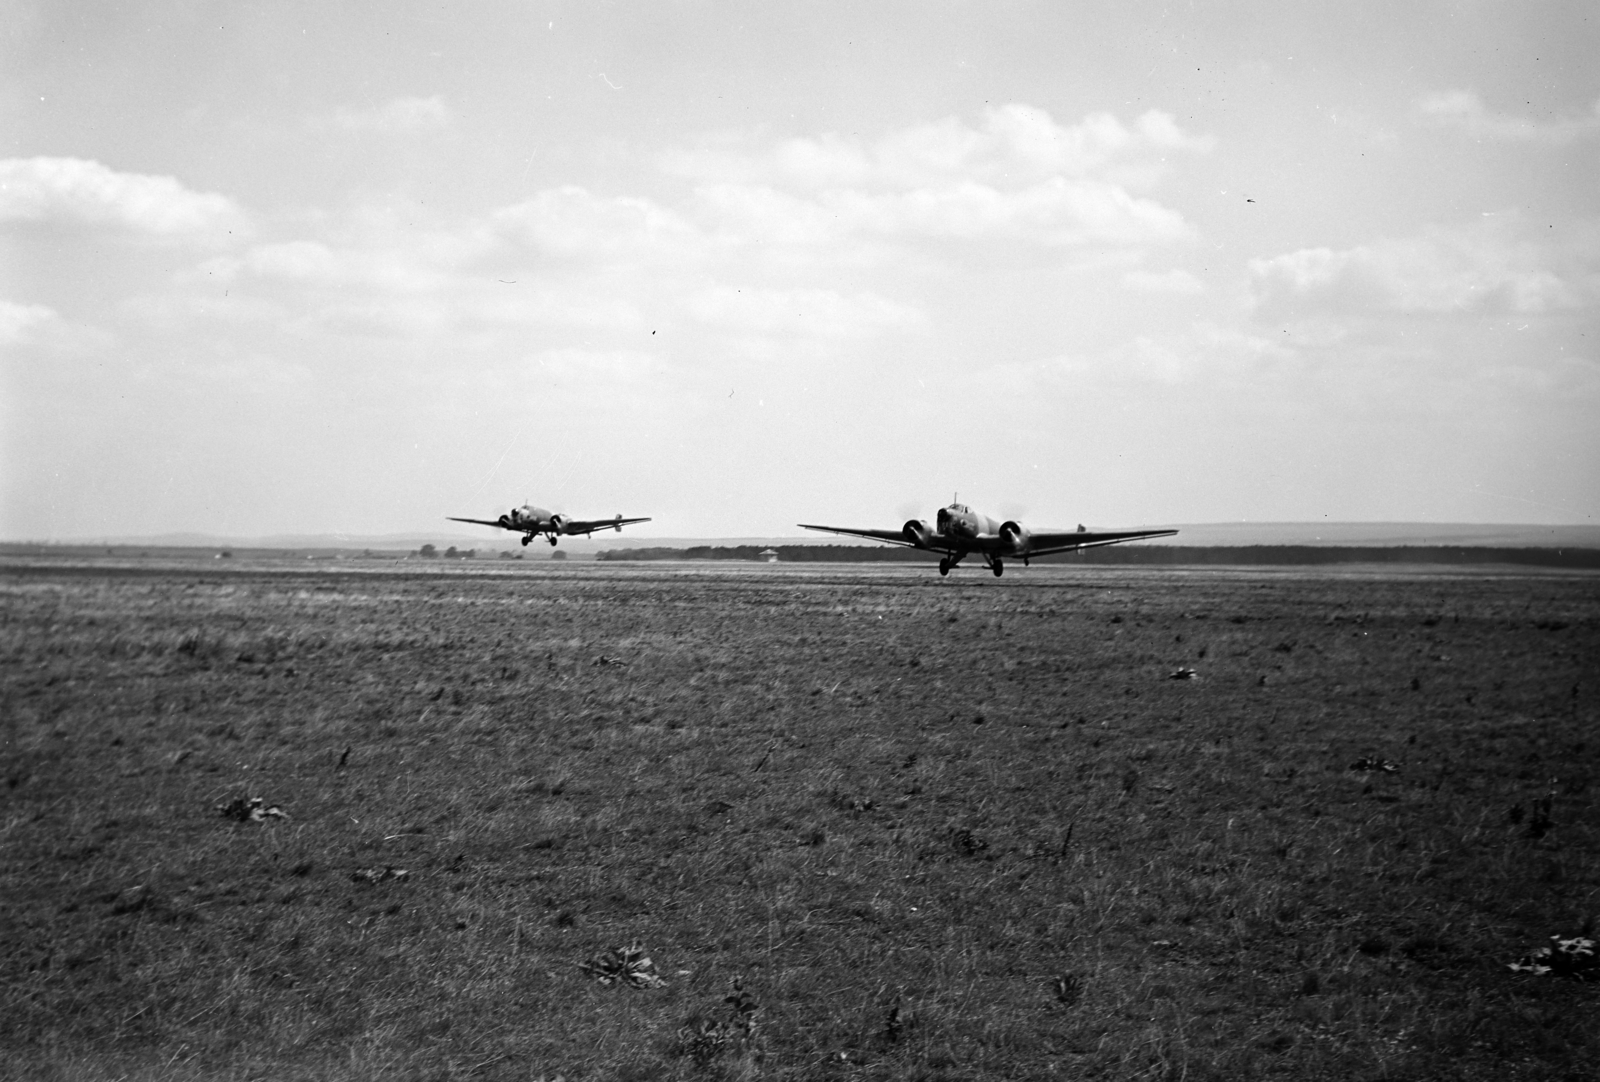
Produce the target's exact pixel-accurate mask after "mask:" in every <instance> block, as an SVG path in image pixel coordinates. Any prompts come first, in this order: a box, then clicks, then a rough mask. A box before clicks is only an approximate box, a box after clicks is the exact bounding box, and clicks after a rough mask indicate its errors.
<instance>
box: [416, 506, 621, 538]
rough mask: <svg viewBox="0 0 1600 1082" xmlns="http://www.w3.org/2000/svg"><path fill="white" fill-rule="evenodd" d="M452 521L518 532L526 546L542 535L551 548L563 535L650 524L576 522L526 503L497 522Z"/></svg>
mask: <svg viewBox="0 0 1600 1082" xmlns="http://www.w3.org/2000/svg"><path fill="white" fill-rule="evenodd" d="M445 517H446V518H447V519H449V520H450V521H451V522H472V523H475V524H477V525H479V526H498V527H499V528H500V529H502V530H516V531H518V532H519V533H521V534H522V543H523V544H524V545H526V544H527V543H528V542H529V541H532V540H533V539H534V538H535V537H538V536H539V535H540V534H544V535H545V540H546V541H548V542H550V543H551V544H552V545H554V544H555V543H556V539H557V538H558V537H561V536H567V537H576V536H580V535H581V536H583V537H588V536H589V535H590V534H592V533H594V532H595V531H596V530H616V531H617V532H619V533H620V532H621V531H622V528H623V527H624V526H631V525H633V524H634V523H635V522H649V521H650V520H649V519H647V518H623V517H622V516H621V515H618V516H616V517H615V518H597V519H574V518H568V517H567V516H565V515H555V514H551V513H550V512H549V511H546V510H545V509H544V508H542V507H535V506H533V504H531V503H525V504H523V505H522V506H521V507H513V508H512V509H511V510H510V511H508V512H507V513H506V514H503V515H501V516H500V517H499V518H497V519H492V520H491V519H484V518H455V517H453V516H450V515H446V516H445Z"/></svg>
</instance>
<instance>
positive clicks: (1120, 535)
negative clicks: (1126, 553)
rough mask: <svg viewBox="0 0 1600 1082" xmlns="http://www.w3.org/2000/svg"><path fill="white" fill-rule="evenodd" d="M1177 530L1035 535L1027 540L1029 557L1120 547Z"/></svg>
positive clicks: (1168, 534) (1171, 533) (1166, 535)
mask: <svg viewBox="0 0 1600 1082" xmlns="http://www.w3.org/2000/svg"><path fill="white" fill-rule="evenodd" d="M1177 532H1178V531H1177V530H1124V531H1119V532H1117V533H1090V532H1087V531H1084V532H1077V531H1074V532H1071V533H1068V532H1064V531H1063V532H1059V533H1036V534H1031V535H1030V536H1029V538H1028V541H1029V542H1030V543H1029V545H1028V555H1029V556H1048V555H1050V554H1051V553H1052V552H1071V551H1073V550H1074V549H1093V548H1099V547H1100V546H1101V545H1120V544H1121V543H1122V542H1124V541H1139V540H1142V539H1144V538H1146V537H1171V536H1172V535H1173V534H1175V533H1177Z"/></svg>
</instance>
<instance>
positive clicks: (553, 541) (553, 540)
mask: <svg viewBox="0 0 1600 1082" xmlns="http://www.w3.org/2000/svg"><path fill="white" fill-rule="evenodd" d="M545 540H546V541H548V542H550V547H551V548H555V547H556V539H555V538H553V537H547V538H545Z"/></svg>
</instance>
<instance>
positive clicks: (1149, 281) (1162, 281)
mask: <svg viewBox="0 0 1600 1082" xmlns="http://www.w3.org/2000/svg"><path fill="white" fill-rule="evenodd" d="M1122 284H1123V285H1124V286H1126V287H1127V288H1129V289H1132V290H1135V291H1137V292H1139V293H1177V294H1183V295H1191V294H1195V293H1204V292H1205V288H1206V287H1205V286H1203V285H1201V284H1200V279H1198V278H1196V277H1195V276H1194V275H1192V274H1190V273H1189V272H1188V271H1186V270H1184V269H1182V268H1181V267H1174V268H1173V269H1171V270H1168V271H1147V270H1131V271H1128V272H1126V273H1125V274H1123V276H1122Z"/></svg>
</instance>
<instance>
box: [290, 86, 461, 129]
mask: <svg viewBox="0 0 1600 1082" xmlns="http://www.w3.org/2000/svg"><path fill="white" fill-rule="evenodd" d="M453 119H454V114H452V113H451V111H450V107H449V106H448V105H446V104H445V103H444V99H443V98H441V97H439V96H438V95H434V96H433V97H430V98H418V97H407V98H395V99H394V100H393V101H389V102H385V103H384V104H382V105H374V106H369V107H368V108H365V109H351V108H343V109H339V110H337V111H336V112H334V113H333V115H332V116H331V117H330V118H328V119H327V120H324V121H321V122H320V125H319V126H324V125H325V126H331V127H334V128H339V129H341V130H343V131H373V132H380V133H382V134H384V135H399V134H404V133H406V132H415V131H426V130H429V129H432V128H442V127H444V126H445V125H447V124H449V123H450V122H451V120H453Z"/></svg>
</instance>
